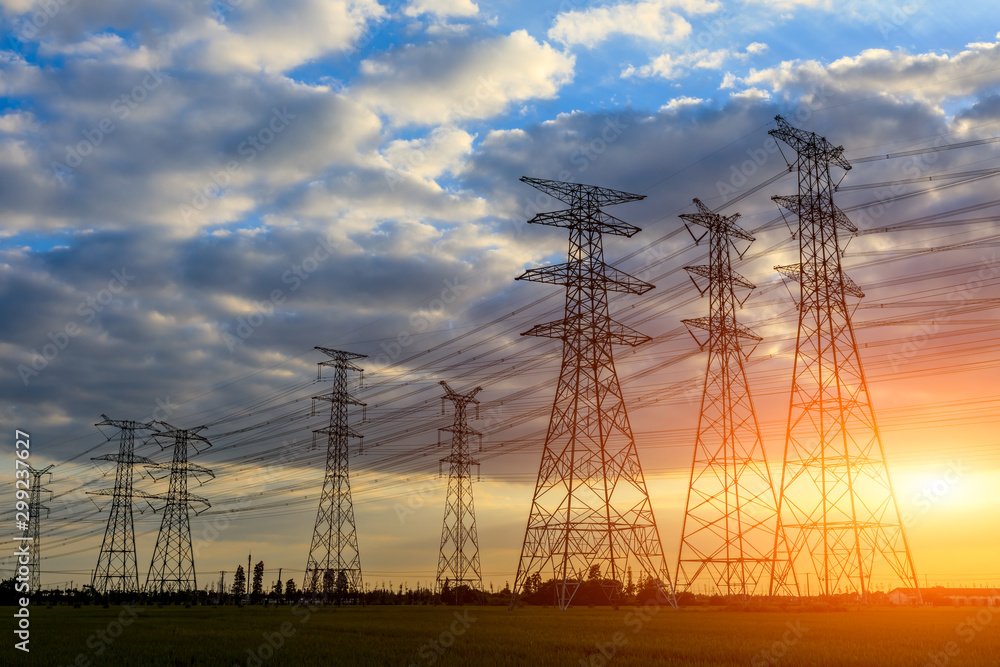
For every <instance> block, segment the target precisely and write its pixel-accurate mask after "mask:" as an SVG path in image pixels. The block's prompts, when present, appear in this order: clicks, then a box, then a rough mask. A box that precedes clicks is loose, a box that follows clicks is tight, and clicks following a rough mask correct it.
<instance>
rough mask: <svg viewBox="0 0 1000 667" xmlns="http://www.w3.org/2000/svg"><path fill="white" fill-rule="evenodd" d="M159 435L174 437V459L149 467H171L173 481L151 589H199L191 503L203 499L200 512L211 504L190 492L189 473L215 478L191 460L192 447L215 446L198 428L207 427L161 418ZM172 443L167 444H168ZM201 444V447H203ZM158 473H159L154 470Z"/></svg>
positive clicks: (149, 575) (153, 562)
mask: <svg viewBox="0 0 1000 667" xmlns="http://www.w3.org/2000/svg"><path fill="white" fill-rule="evenodd" d="M159 426H160V429H161V430H160V431H159V433H158V434H157V437H158V438H172V439H173V450H174V451H173V459H172V460H171V462H170V463H153V464H147V465H146V468H147V469H149V470H153V471H163V470H168V471H169V476H170V481H169V487H168V490H167V496H166V498H167V504H166V506H165V507H164V508H163V520H162V521H161V522H160V532H159V534H158V535H157V537H156V548H155V549H153V558H152V560H151V561H150V564H149V572H148V573H147V575H146V589H145V590H146V592H147V593H176V592H181V591H193V590H197V589H198V581H197V577H196V576H195V567H194V549H193V548H192V545H191V505H192V504H194V503H199V504H201V505H204V507H203V508H202V509H201V510H199V511H198V512H196V514H200V513H201V512H203V511H204V510H206V509H208V508H209V507H211V505H210V504H209V502H208V501H207V500H205V499H204V498H202V497H200V496H195V495H192V494H191V493H189V492H188V476H189V475H190V476H193V477H196V478H197V477H198V476H201V475H204V476H206V477H211V478H214V477H215V475H214V474H213V473H212V471H211V470H209V469H208V468H205V467H204V466H200V465H198V464H196V463H191V462H190V461H188V450H189V449H194V450H195V452H196V453H200V452H201V449H204V448H207V447H211V446H212V443H210V442H209V441H208V439H207V438H205V437H204V436H203V435H199V433H198V431H200V430H202V429H203V428H205V427H204V426H199V427H198V428H194V429H181V428H177V427H175V426H171V425H170V424H168V423H166V422H159ZM166 447H170V445H166V446H165V447H164V448H166ZM199 447H200V448H201V449H199ZM151 474H153V475H154V477H155V473H151Z"/></svg>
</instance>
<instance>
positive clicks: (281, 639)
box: [0, 606, 1000, 667]
mask: <svg viewBox="0 0 1000 667" xmlns="http://www.w3.org/2000/svg"><path fill="white" fill-rule="evenodd" d="M5 610H7V611H9V612H11V613H13V611H14V609H13V608H10V607H8V608H5ZM11 613H5V614H4V615H5V617H6V618H8V622H10V619H11ZM977 613H978V618H977ZM30 631H31V643H30V647H31V654H30V657H28V656H25V655H24V654H23V653H22V652H20V651H16V650H14V648H13V646H10V645H8V646H6V647H4V651H3V653H2V654H0V664H11V665H13V664H36V665H47V666H48V665H71V664H75V665H80V666H81V667H84V666H86V665H131V666H137V665H170V666H176V665H227V666H232V665H247V666H249V667H254V666H255V665H256V666H261V665H268V667H270V666H272V665H273V666H278V665H470V666H472V665H475V666H480V665H567V666H569V665H572V666H574V667H578V666H580V665H592V666H595V667H596V666H600V665H615V666H619V665H620V666H622V667H625V666H627V665H633V666H638V665H654V664H655V665H704V666H709V665H720V666H721V665H726V666H735V665H742V666H747V665H749V666H751V667H753V666H755V665H810V666H820V667H822V666H830V667H833V666H842V665H871V666H872V667H875V666H878V667H895V666H897V665H898V666H903V665H905V666H907V667H922V666H923V665H937V667H945V665H947V666H949V667H959V666H962V665H981V666H984V667H985V666H987V665H988V666H990V667H995V666H997V665H1000V610H997V611H996V612H993V611H991V610H987V609H976V608H951V607H945V608H940V607H938V608H922V609H887V608H874V609H864V610H856V611H841V612H807V611H802V612H796V611H783V612H755V613H744V612H737V611H725V610H713V609H703V608H700V609H697V610H695V609H684V610H682V611H679V612H678V611H672V610H670V609H667V608H664V609H662V610H656V609H655V608H650V609H642V608H636V607H622V608H621V609H619V610H617V611H615V610H612V609H606V608H593V609H588V608H579V609H571V610H570V611H568V612H559V611H557V610H555V609H551V608H537V607H526V608H521V609H517V610H514V611H507V610H506V609H505V608H498V607H461V608H456V607H444V606H436V607H435V606H430V607H423V606H395V607H393V606H370V607H366V608H342V609H335V608H323V609H319V608H316V609H314V610H310V609H309V608H307V607H297V608H292V607H288V606H284V607H271V608H262V607H245V608H238V607H223V608H214V607H191V608H188V609H185V608H183V607H170V606H167V607H162V608H157V607H155V606H149V607H145V608H142V609H139V608H134V609H128V608H123V607H111V608H108V609H103V608H100V607H82V608H79V609H73V608H71V607H56V608H52V609H44V608H35V609H32V610H31V629H30ZM5 634H6V635H7V636H8V637H9V636H11V633H10V632H9V631H8V632H7V633H5ZM25 658H27V659H25Z"/></svg>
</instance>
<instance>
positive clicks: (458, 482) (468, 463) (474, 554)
mask: <svg viewBox="0 0 1000 667" xmlns="http://www.w3.org/2000/svg"><path fill="white" fill-rule="evenodd" d="M440 384H441V386H442V387H444V391H445V395H444V396H442V397H441V403H442V405H441V407H442V410H443V408H444V401H445V399H447V400H449V401H451V402H452V403H454V404H455V421H454V423H453V424H452V425H451V426H447V427H445V428H442V429H439V430H441V431H446V432H448V433H451V434H452V435H451V454H450V455H448V456H446V457H444V458H443V459H441V463H442V464H445V463H447V464H448V497H447V498H446V499H445V505H444V522H443V523H442V527H441V553H440V555H439V557H438V570H437V581H436V586H435V588H436V590H437V592H440V591H441V590H442V588H443V587H444V583H445V580H447V581H448V582H449V583H450V585H451V586H452V587H453V588H454V587H456V586H462V585H464V586H468V587H469V588H471V589H473V590H475V591H480V590H482V588H483V574H482V570H481V569H480V565H479V538H478V536H477V533H476V509H475V506H474V504H473V502H472V467H473V466H476V468H477V469H478V467H479V461H477V460H476V459H474V458H473V457H472V454H471V453H470V451H469V436H480V437H481V436H482V433H480V432H479V431H477V430H475V429H474V428H471V427H470V426H469V425H468V423H467V420H468V415H467V414H466V408H467V407H468V406H469V405H470V404H471V405H475V406H476V418H477V419H478V418H479V401H478V400H476V398H475V396H476V394H478V393H479V392H481V391H482V390H483V388H482V387H476V388H475V389H473V390H472V391H471V392H469V393H468V394H459V393H458V392H456V391H454V390H453V389H452V388H451V387H449V386H448V383H447V382H445V381H444V380H442V381H441V383H440Z"/></svg>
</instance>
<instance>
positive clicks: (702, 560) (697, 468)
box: [675, 199, 779, 600]
mask: <svg viewBox="0 0 1000 667" xmlns="http://www.w3.org/2000/svg"><path fill="white" fill-rule="evenodd" d="M694 203H695V205H696V206H697V207H698V213H693V214H692V213H688V214H683V215H681V218H683V219H684V220H685V221H687V222H690V223H694V224H696V225H700V226H702V227H704V228H705V229H706V230H707V231H706V232H704V233H703V234H702V235H701V236H699V237H696V238H695V242H696V243H699V242H700V241H701V240H702V239H703V238H705V236H708V244H709V264H708V266H687V267H684V268H685V270H687V271H688V273H690V274H691V279H692V281H694V282H695V286H696V287H698V291H699V292H701V294H702V295H703V296H704V295H705V294H706V293H707V294H708V297H709V310H710V313H711V314H710V315H709V316H708V317H699V318H697V319H690V320H683V323H684V324H686V325H687V326H688V328H689V330H690V329H698V330H701V331H704V332H707V334H708V339H707V340H705V341H704V342H702V341H699V340H698V338H697V336H695V334H694V332H693V331H692V336H694V337H695V341H696V342H698V345H699V346H700V347H701V348H702V349H705V348H707V349H708V365H707V367H706V371H705V385H704V390H703V393H702V398H701V413H700V416H699V419H698V435H697V439H696V441H695V448H694V458H693V460H692V463H691V480H690V485H689V487H688V496H687V506H686V507H687V508H686V510H685V513H684V522H683V525H682V528H681V546H680V554H679V556H678V560H677V576H676V578H675V581H676V583H677V587H678V589H679V590H688V589H690V588H691V586H692V585H693V584H694V583H695V581H696V580H697V579H698V578H699V577H700V576H706V577H707V578H708V580H709V581H710V582H711V585H712V586H713V587H714V590H715V592H717V593H719V594H721V595H732V596H740V597H741V598H742V599H744V600H746V599H748V597H749V596H751V595H761V594H767V593H768V592H769V590H770V583H771V582H770V579H771V576H770V575H771V569H772V567H773V557H772V556H773V551H772V550H773V549H774V536H775V534H776V532H777V531H778V530H779V527H778V510H777V499H776V496H775V492H774V486H773V484H772V481H771V472H770V470H769V469H768V467H767V459H766V456H765V454H764V444H763V441H762V439H761V435H760V427H759V426H758V424H757V415H756V412H755V411H754V406H753V399H752V397H751V395H750V388H749V386H748V385H747V378H746V370H745V368H744V365H743V361H744V357H745V353H744V351H743V343H744V342H750V343H754V344H756V343H759V342H760V340H761V338H760V336H758V335H757V334H755V333H754V332H753V331H751V330H750V329H748V328H747V327H746V326H744V325H742V324H740V323H739V322H737V320H736V307H737V305H738V304H739V305H741V304H742V302H741V301H738V300H737V298H736V293H735V288H736V287H740V288H743V289H745V290H748V291H749V290H753V289H755V286H754V285H753V283H751V282H750V281H748V280H747V279H746V278H744V277H743V276H741V275H740V274H738V273H736V272H735V271H733V269H732V263H731V256H730V250H731V249H732V250H733V251H735V252H737V253H738V254H739V256H742V255H743V253H744V252H746V250H747V248H749V244H750V243H752V242H753V240H754V237H753V236H751V235H750V234H748V233H747V232H746V231H744V230H743V229H741V228H740V227H739V226H738V225H737V224H736V220H737V218H739V214H738V213H737V214H735V215H731V216H722V215H719V214H717V213H713V212H712V211H711V210H709V209H708V208H707V207H706V206H705V205H704V204H703V203H702V202H700V201H699V200H697V199H695V200H694ZM688 231H690V227H688ZM691 234H692V236H694V232H692V233H691ZM737 239H738V240H739V241H741V242H742V243H740V244H739V245H742V247H743V250H742V252H741V251H739V249H738V244H737ZM695 276H698V277H700V278H704V279H707V280H708V287H707V288H704V289H703V288H702V287H701V286H700V285H699V283H698V282H697V281H696V280H695ZM748 293H749V292H748ZM745 299H746V297H744V300H745Z"/></svg>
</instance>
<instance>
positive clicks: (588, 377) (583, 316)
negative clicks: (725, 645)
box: [511, 178, 675, 609]
mask: <svg viewBox="0 0 1000 667" xmlns="http://www.w3.org/2000/svg"><path fill="white" fill-rule="evenodd" d="M521 181H522V182H525V183H527V184H529V185H531V186H532V187H534V188H536V189H538V190H541V191H542V192H545V193H547V194H549V195H551V196H553V197H556V198H557V199H560V200H562V201H564V202H566V203H568V204H569V205H570V208H569V209H566V210H561V211H555V212H550V213H539V214H538V215H536V216H535V217H534V218H532V219H531V220H530V221H529V222H530V223H535V224H543V225H550V226H555V227H565V228H568V229H569V258H568V260H569V261H567V262H565V263H563V264H557V265H554V266H547V267H543V268H537V269H530V270H528V271H527V272H525V273H524V274H523V275H521V276H520V277H519V278H518V280H530V281H534V282H541V283H547V284H551V285H563V286H565V287H566V303H565V316H564V317H563V319H561V320H558V321H555V322H549V323H547V324H539V325H537V326H535V327H533V328H532V329H531V330H529V331H527V332H525V333H524V334H523V335H527V336H542V337H547V338H559V339H561V340H562V341H563V347H562V368H561V370H560V372H559V382H558V385H557V388H556V395H555V399H554V402H553V405H552V414H551V418H550V421H549V428H548V432H547V434H546V437H545V445H544V448H543V451H542V460H541V465H540V466H539V470H538V480H537V482H536V485H535V492H534V497H533V498H532V501H531V511H530V513H529V515H528V524H527V527H526V529H525V535H524V542H523V546H522V549H521V559H520V562H519V563H518V568H517V576H516V578H515V583H514V594H513V597H512V600H511V606H513V604H514V603H515V602H516V600H517V596H518V595H519V594H520V593H521V591H522V590H523V587H524V584H525V582H526V581H527V580H528V579H529V578H530V577H532V575H534V574H539V575H542V574H543V573H544V574H548V573H549V572H551V576H552V577H553V579H554V581H555V603H556V604H558V606H559V608H560V609H566V608H568V607H569V605H570V604H571V603H572V601H573V597H574V595H575V594H576V592H577V590H578V589H579V587H580V585H581V583H582V582H583V581H584V580H585V579H588V578H590V577H591V576H592V567H594V566H597V568H599V570H600V572H599V576H598V577H597V578H598V579H599V580H600V582H601V586H602V588H603V589H604V591H605V593H606V594H607V596H608V598H609V599H610V600H611V601H612V602H616V601H617V600H618V599H619V598H620V596H621V595H622V591H623V581H624V579H625V577H626V572H627V571H628V568H629V567H633V566H634V568H635V570H636V572H637V573H638V574H639V576H640V577H643V578H645V579H646V580H648V581H652V582H654V584H655V585H656V587H657V588H658V590H659V592H660V594H661V595H662V596H663V597H664V599H666V600H669V602H670V604H671V605H674V604H675V602H674V597H673V587H672V585H671V583H670V574H669V571H668V569H667V564H666V560H665V558H664V554H663V547H662V544H661V542H660V535H659V531H658V528H657V526H656V521H655V520H654V517H653V507H652V504H651V502H650V500H649V493H648V491H647V489H646V481H645V478H644V476H643V472H642V467H641V466H640V465H639V455H638V452H637V450H636V445H635V438H634V437H633V435H632V427H631V426H630V424H629V419H628V412H627V410H626V406H625V399H624V396H623V395H622V391H621V386H620V385H619V382H618V375H617V373H616V372H615V364H614V358H613V355H612V346H613V345H615V344H623V345H629V346H636V345H640V344H642V343H644V342H646V341H648V340H650V339H649V337H648V336H645V335H643V334H641V333H639V332H637V331H635V330H633V329H631V328H630V327H627V326H625V325H624V324H621V323H620V322H617V321H615V320H613V319H612V318H611V316H610V314H609V310H608V291H614V292H625V293H629V294H643V293H645V292H647V291H648V290H650V289H652V288H653V286H652V285H650V284H649V283H646V282H643V281H641V280H638V279H637V278H634V277H632V276H630V275H628V274H626V273H623V272H621V271H619V270H617V269H615V268H612V267H611V266H609V265H607V264H605V262H604V252H603V245H602V235H603V234H616V235H619V236H626V237H631V236H633V235H634V234H636V233H637V232H639V231H640V230H639V228H638V227H635V226H633V225H630V224H628V223H626V222H623V221H621V220H618V219H617V218H615V217H613V216H611V215H608V214H607V213H605V212H604V211H602V210H601V207H602V206H609V205H612V204H620V203H624V202H632V201H639V200H641V199H644V198H645V197H644V196H643V195H636V194H630V193H627V192H620V191H617V190H610V189H607V188H601V187H597V186H593V185H580V184H576V183H563V182H558V181H548V180H542V179H533V178H522V179H521ZM543 578H545V577H543Z"/></svg>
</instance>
